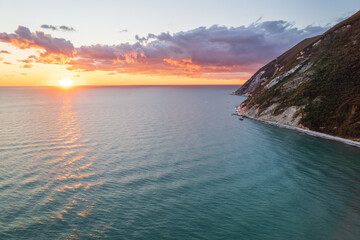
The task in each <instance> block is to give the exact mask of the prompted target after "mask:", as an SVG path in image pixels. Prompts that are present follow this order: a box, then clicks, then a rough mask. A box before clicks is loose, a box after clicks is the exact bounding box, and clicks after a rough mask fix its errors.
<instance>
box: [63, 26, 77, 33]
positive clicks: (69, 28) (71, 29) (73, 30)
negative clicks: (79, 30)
mask: <svg viewBox="0 0 360 240" xmlns="http://www.w3.org/2000/svg"><path fill="white" fill-rule="evenodd" d="M59 29H61V30H63V31H65V32H75V29H74V28H72V27H68V26H64V25H62V26H60V27H59Z"/></svg>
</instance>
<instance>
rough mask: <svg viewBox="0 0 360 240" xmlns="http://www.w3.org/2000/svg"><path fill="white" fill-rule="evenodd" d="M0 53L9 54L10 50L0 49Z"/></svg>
mask: <svg viewBox="0 0 360 240" xmlns="http://www.w3.org/2000/svg"><path fill="white" fill-rule="evenodd" d="M0 53H2V54H11V52H9V51H6V50H0Z"/></svg>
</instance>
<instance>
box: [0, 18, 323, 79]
mask: <svg viewBox="0 0 360 240" xmlns="http://www.w3.org/2000/svg"><path fill="white" fill-rule="evenodd" d="M325 30H327V29H326V28H324V27H320V26H307V27H305V28H301V29H300V28H297V27H295V26H294V25H293V24H291V23H289V22H286V21H282V20H279V21H266V22H260V21H257V22H255V23H253V24H251V25H249V26H240V27H230V28H229V27H224V26H218V25H214V26H211V27H199V28H196V29H192V30H189V31H181V32H177V33H175V34H170V33H160V34H152V33H150V34H148V35H147V36H145V37H140V36H138V35H136V36H135V39H136V40H137V42H136V43H134V44H129V43H122V44H118V45H101V44H96V45H91V46H81V47H79V48H76V49H75V48H74V46H73V45H72V43H71V42H69V41H66V40H65V39H62V38H53V37H52V36H51V35H48V34H44V33H43V32H39V31H37V32H33V33H32V32H30V30H29V29H27V28H25V27H21V26H19V28H18V29H17V30H16V31H15V33H14V34H7V33H0V41H2V42H8V43H10V44H12V45H14V46H17V47H20V48H31V47H32V48H40V49H43V52H42V53H41V54H40V55H39V56H30V57H29V58H28V59H25V60H21V61H22V62H24V63H30V62H43V63H62V64H67V65H68V70H83V71H94V70H103V71H111V72H118V73H136V74H139V73H140V74H155V75H186V76H194V77H206V78H231V77H239V76H245V75H246V74H247V75H250V74H251V73H253V72H254V71H256V70H257V69H258V68H259V67H261V66H262V65H263V64H265V63H267V62H268V61H270V60H272V59H274V58H275V57H277V56H279V55H280V54H281V53H283V52H284V51H286V50H287V49H289V48H291V47H292V46H294V45H295V44H297V43H298V42H300V41H301V40H303V39H304V38H308V37H312V36H315V35H318V34H321V33H323V32H324V31H325ZM48 56H52V58H51V59H50V60H51V61H49V59H48ZM56 57H58V58H59V59H56Z"/></svg>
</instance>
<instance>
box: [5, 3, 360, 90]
mask: <svg viewBox="0 0 360 240" xmlns="http://www.w3.org/2000/svg"><path fill="white" fill-rule="evenodd" d="M0 9H1V10H2V11H1V12H2V14H1V21H0V86H34V85H41V86H42V85H45V86H48V85H57V84H58V83H59V81H61V80H64V79H70V80H72V81H73V83H74V84H75V85H181V84H185V85H190V84H243V83H244V82H245V81H246V80H247V79H249V78H250V77H251V75H252V74H253V73H254V72H256V71H257V70H258V69H259V68H260V67H262V66H263V65H264V64H266V63H267V62H269V61H271V60H272V59H274V58H276V57H277V56H279V55H281V54H282V53H283V52H284V51H286V50H288V49H289V48H291V47H292V46H294V45H295V44H296V43H298V42H300V41H301V40H303V39H305V38H308V37H312V36H316V35H318V34H322V33H323V32H324V31H326V30H327V29H328V28H330V27H331V26H333V25H334V24H336V23H337V22H339V21H341V20H343V19H345V18H347V17H349V16H350V15H352V14H354V13H355V12H357V11H359V10H360V1H358V0H356V1H353V0H343V1H334V0H328V1H320V0H319V1H309V0H302V1H280V0H278V1H276V0H275V1H264V0H262V1H256V0H252V1H241V0H237V1H235V0H234V1H230V0H221V1H214V0H207V1H202V0H192V1H188V0H183V1H169V0H168V1H156V0H154V1H110V0H102V1H91V0H87V1H81V0H77V1H68V0H63V1H36V0H33V1H21V0H17V1H14V0H0Z"/></svg>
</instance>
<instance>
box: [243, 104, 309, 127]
mask: <svg viewBox="0 0 360 240" xmlns="http://www.w3.org/2000/svg"><path fill="white" fill-rule="evenodd" d="M278 105H279V104H278V103H274V104H273V105H271V106H269V107H268V108H266V109H265V110H262V111H260V109H259V106H258V105H257V106H253V107H251V108H250V109H247V108H246V107H245V106H241V105H240V106H238V108H237V110H238V112H239V114H241V115H243V116H245V117H248V118H255V119H258V120H261V121H270V122H274V123H278V124H283V125H289V126H294V127H301V128H303V126H302V125H301V124H300V121H301V114H300V112H301V109H302V108H303V107H300V106H291V107H289V108H287V109H285V110H284V111H283V112H282V113H280V114H275V113H274V112H275V109H276V108H277V107H278Z"/></svg>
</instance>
